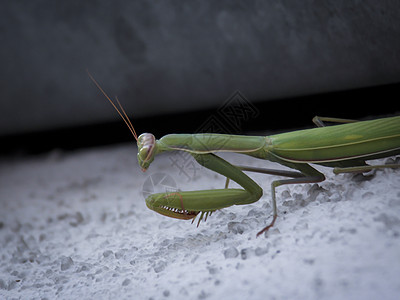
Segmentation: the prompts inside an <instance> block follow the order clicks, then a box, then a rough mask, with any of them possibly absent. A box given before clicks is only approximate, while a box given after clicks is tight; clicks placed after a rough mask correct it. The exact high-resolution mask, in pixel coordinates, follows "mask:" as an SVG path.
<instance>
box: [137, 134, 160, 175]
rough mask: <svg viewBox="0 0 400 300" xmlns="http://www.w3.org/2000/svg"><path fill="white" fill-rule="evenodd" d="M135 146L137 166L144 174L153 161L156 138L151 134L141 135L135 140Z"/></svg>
mask: <svg viewBox="0 0 400 300" xmlns="http://www.w3.org/2000/svg"><path fill="white" fill-rule="evenodd" d="M137 146H138V154H137V157H138V162H139V166H140V168H141V169H142V171H143V172H145V171H146V170H147V169H148V168H149V165H150V164H151V162H152V161H153V160H154V156H155V153H156V151H155V149H156V146H157V142H156V138H155V137H154V135H153V134H151V133H142V134H141V135H140V136H139V137H138V139H137Z"/></svg>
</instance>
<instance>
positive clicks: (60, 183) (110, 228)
mask: <svg viewBox="0 0 400 300" xmlns="http://www.w3.org/2000/svg"><path fill="white" fill-rule="evenodd" d="M223 157H224V158H226V159H228V160H229V161H231V162H235V163H237V164H241V165H251V166H260V167H261V166H264V167H267V168H281V167H280V166H279V165H275V164H273V163H269V162H267V161H262V160H257V159H253V158H250V157H246V156H240V155H233V154H224V155H223ZM384 161H385V160H383V161H382V160H381V161H379V162H384ZM317 168H318V170H320V171H322V172H323V173H324V174H325V175H326V177H327V180H326V181H324V182H322V183H320V184H299V185H292V186H282V187H279V188H278V189H277V199H278V209H279V218H278V220H277V222H276V225H275V227H274V228H272V229H271V230H270V231H269V232H268V233H267V234H265V235H262V236H260V237H259V238H256V233H257V232H258V231H259V230H260V229H262V228H263V227H264V226H266V224H268V223H269V222H270V221H271V213H272V210H271V206H270V197H271V193H270V183H271V181H272V180H273V179H276V178H277V177H274V176H268V175H261V174H254V173H249V175H250V176H251V177H252V178H254V179H255V180H256V181H257V182H258V183H259V184H260V185H261V186H262V187H263V189H264V195H263V197H262V198H261V199H260V200H259V201H258V202H256V203H254V204H252V205H244V206H233V207H230V208H226V209H223V210H220V211H217V212H215V213H214V214H212V216H210V217H208V220H207V221H206V222H202V223H201V224H200V226H199V227H198V228H197V227H196V224H191V222H190V221H182V220H175V219H170V218H167V217H164V216H161V215H159V214H157V213H155V212H153V211H151V210H149V209H148V208H147V207H146V205H145V201H144V196H145V195H148V194H149V193H151V192H153V191H155V192H157V191H163V190H169V189H180V190H197V189H210V188H222V187H223V186H224V182H225V179H224V178H223V177H221V176H220V175H218V174H214V173H212V172H210V171H208V170H205V169H204V168H201V167H200V166H199V165H197V164H196V163H195V162H194V160H192V159H191V158H190V157H188V156H185V155H182V154H179V153H176V154H166V155H161V156H159V157H157V158H156V160H155V161H154V162H153V164H152V165H151V166H150V168H149V170H148V171H147V172H146V173H142V172H141V171H140V168H139V167H138V165H137V162H136V148H135V147H134V146H133V145H120V146H113V147H104V148H99V149H91V150H84V151H76V152H68V153H63V152H57V151H54V152H52V153H49V154H46V155H42V156H36V157H29V158H24V157H22V158H19V159H12V160H10V159H8V160H6V159H2V160H1V162H0V207H1V208H0V245H1V248H0V259H1V265H0V298H1V299H4V298H5V299H55V298H58V299H78V298H79V299H230V300H234V299H398V295H400V279H399V278H400V171H399V170H397V171H396V170H390V169H385V170H378V171H376V172H371V173H368V174H366V175H352V174H343V175H337V176H336V175H334V174H333V173H332V170H331V169H329V168H322V167H317ZM232 186H234V185H232Z"/></svg>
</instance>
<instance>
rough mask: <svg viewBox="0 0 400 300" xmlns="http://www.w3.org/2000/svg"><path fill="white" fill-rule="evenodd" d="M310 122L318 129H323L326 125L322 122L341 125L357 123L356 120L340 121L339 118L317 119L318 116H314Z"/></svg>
mask: <svg viewBox="0 0 400 300" xmlns="http://www.w3.org/2000/svg"><path fill="white" fill-rule="evenodd" d="M312 121H313V123H314V124H315V125H317V126H318V127H325V126H326V125H325V123H324V122H330V123H341V124H345V123H354V122H358V121H357V120H350V119H340V118H329V117H319V116H315V117H314V118H313V119H312Z"/></svg>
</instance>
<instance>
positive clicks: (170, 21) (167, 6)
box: [0, 0, 400, 153]
mask: <svg viewBox="0 0 400 300" xmlns="http://www.w3.org/2000/svg"><path fill="white" fill-rule="evenodd" d="M0 7H1V9H0V42H1V47H0V66H1V67H0V91H1V98H0V113H1V115H0V144H1V147H0V151H1V152H2V153H16V152H18V153H21V152H22V153H39V152H43V151H49V150H52V149H54V148H61V149H75V148H80V147H87V146H95V145H101V144H110V143H115V142H123V141H126V140H129V139H131V136H130V135H129V132H128V130H127V129H126V128H124V126H125V125H124V124H123V123H122V122H121V121H120V120H119V117H118V115H117V114H116V112H115V111H114V110H113V108H112V107H111V105H110V104H109V103H108V102H107V100H106V99H105V98H104V97H103V96H102V95H101V94H100V92H99V91H98V89H97V88H96V87H95V85H94V84H93V83H92V82H91V81H90V79H89V77H88V75H87V73H86V69H88V70H89V71H90V72H91V74H92V75H93V76H94V77H95V78H96V79H97V80H98V81H99V83H100V84H101V85H102V87H103V88H104V89H105V90H106V92H108V93H109V95H110V96H112V97H114V96H115V95H118V98H119V99H120V101H121V102H122V104H123V106H124V107H125V109H126V111H127V112H128V114H129V115H130V116H131V118H132V121H133V123H134V125H135V128H136V130H137V131H138V132H139V133H141V132H153V133H155V134H156V136H158V137H160V136H161V135H163V134H166V133H179V132H194V131H198V129H199V128H201V126H203V125H204V122H206V121H207V120H209V119H210V116H215V117H216V118H217V119H218V118H220V114H218V112H220V110H221V107H224V105H226V104H227V103H230V102H229V101H230V99H231V98H232V95H235V92H236V91H240V95H241V96H243V97H244V99H245V101H248V103H251V105H252V106H254V108H255V109H256V111H257V114H254V115H252V116H251V117H250V118H247V119H243V120H242V122H241V123H240V130H238V132H237V133H243V132H252V131H259V130H271V131H279V130H285V129H288V128H300V127H304V126H312V124H311V118H312V117H313V116H314V115H326V116H334V117H347V118H365V117H373V116H380V115H390V114H396V113H399V105H398V104H399V99H400V84H399V82H400V38H399V37H400V18H399V17H400V15H399V12H400V2H399V1H374V0H365V1H355V0H328V1H311V0H304V1H277V0H267V1H261V0H260V1H256V0H245V1H200V0H199V1H144V0H140V1H127V0H114V1H105V0H87V1H50V0H37V1H11V0H8V1H5V0H3V1H2V2H1V4H0ZM202 124H203V125H202ZM229 133H235V132H229Z"/></svg>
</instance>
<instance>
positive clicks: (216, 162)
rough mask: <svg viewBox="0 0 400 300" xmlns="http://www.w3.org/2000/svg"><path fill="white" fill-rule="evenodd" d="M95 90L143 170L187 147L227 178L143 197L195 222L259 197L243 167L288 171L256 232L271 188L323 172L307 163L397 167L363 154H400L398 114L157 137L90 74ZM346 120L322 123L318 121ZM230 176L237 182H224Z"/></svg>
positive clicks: (349, 168) (357, 168) (342, 169)
mask: <svg viewBox="0 0 400 300" xmlns="http://www.w3.org/2000/svg"><path fill="white" fill-rule="evenodd" d="M89 77H90V78H91V79H92V80H93V82H94V83H95V84H96V86H97V87H98V88H99V89H100V91H101V92H102V93H103V94H104V95H105V96H106V98H107V99H108V100H109V101H110V103H111V104H112V105H113V107H114V108H115V109H116V110H117V112H118V113H119V115H120V116H121V118H122V119H123V120H124V122H125V123H126V125H127V126H128V128H129V130H130V131H131V133H132V135H133V136H134V138H135V139H136V141H137V145H138V155H137V156H138V162H139V166H140V167H141V169H142V170H143V171H146V170H147V169H148V168H149V166H150V164H151V163H152V162H153V161H154V159H155V157H156V156H157V155H158V154H160V153H163V152H168V151H185V152H188V153H190V154H191V155H192V156H193V157H194V159H195V160H196V161H197V162H198V163H199V164H200V165H202V166H204V167H206V168H208V169H210V170H212V171H214V172H217V173H219V174H221V175H222V176H225V177H226V178H227V183H226V185H225V188H221V189H213V190H201V191H179V192H172V193H157V194H152V195H150V196H148V197H147V198H146V205H147V207H148V208H150V209H152V210H154V211H156V212H158V213H160V214H162V215H165V216H168V217H172V218H177V219H185V220H187V219H193V220H194V219H195V218H196V217H197V216H199V217H198V224H199V223H200V221H201V220H202V219H203V218H205V219H206V218H207V217H208V216H209V215H210V214H211V213H212V212H213V211H216V210H218V209H222V208H226V207H229V206H232V205H244V204H249V203H253V202H256V201H258V200H259V199H260V198H261V196H262V194H263V190H262V188H261V187H260V186H259V185H258V184H257V183H256V182H254V181H253V180H252V179H251V178H250V177H249V176H248V175H246V174H245V173H244V172H259V173H264V174H270V175H277V176H283V177H289V178H290V179H279V180H275V181H273V182H272V184H271V196H272V209H273V218H272V221H271V222H270V224H269V225H268V226H266V227H265V228H264V229H262V230H261V231H260V232H258V234H257V236H258V235H260V234H261V233H263V232H266V231H267V230H268V229H269V228H270V227H272V226H273V225H274V223H275V220H276V218H277V215H278V212H277V205H276V196H275V189H276V188H277V187H278V186H280V185H284V184H300V183H317V182H321V181H323V180H325V176H324V175H323V174H322V173H321V172H319V171H318V170H316V169H315V168H313V167H312V166H311V165H310V164H317V165H323V166H327V167H333V168H334V173H336V174H338V173H346V172H366V171H369V170H371V169H376V168H399V167H400V164H391V165H378V166H369V165H367V163H366V161H367V160H373V159H378V158H384V157H389V156H394V155H399V154H400V116H396V117H389V118H382V119H376V120H370V121H360V122H357V121H353V120H342V119H332V118H319V117H316V118H314V120H313V121H314V122H315V123H316V124H317V125H318V126H320V127H319V128H313V129H306V130H298V131H293V132H288V133H281V134H276V135H272V136H268V137H265V136H242V135H225V134H208V133H204V134H169V135H166V136H164V137H162V138H161V139H159V140H156V138H155V137H154V135H153V134H151V133H143V134H141V135H140V136H139V137H137V135H136V132H135V129H134V128H133V126H132V123H131V122H130V120H129V118H128V116H127V115H126V113H125V111H124V109H123V108H122V106H121V105H120V103H119V101H118V99H116V100H117V104H118V106H119V109H118V107H117V105H115V104H114V102H113V101H112V100H111V99H110V98H109V97H108V96H107V94H106V93H105V92H104V91H103V90H102V88H101V87H100V86H99V84H98V83H97V82H96V81H95V80H94V78H93V77H92V76H91V75H90V74H89ZM324 120H325V121H333V122H343V123H346V124H341V125H335V126H328V127H325V126H324V123H323V121H324ZM218 152H235V153H241V154H245V155H250V156H253V157H256V158H259V159H263V160H269V161H273V162H277V163H279V164H281V165H284V166H286V167H289V168H291V169H294V170H295V171H287V170H272V169H265V168H256V167H243V166H242V167H240V166H234V165H232V164H231V163H229V162H228V161H226V160H224V159H222V158H221V157H219V156H217V155H216V154H215V153H218ZM229 180H233V181H235V182H236V183H238V184H239V185H240V186H241V187H242V189H240V188H228V183H229Z"/></svg>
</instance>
